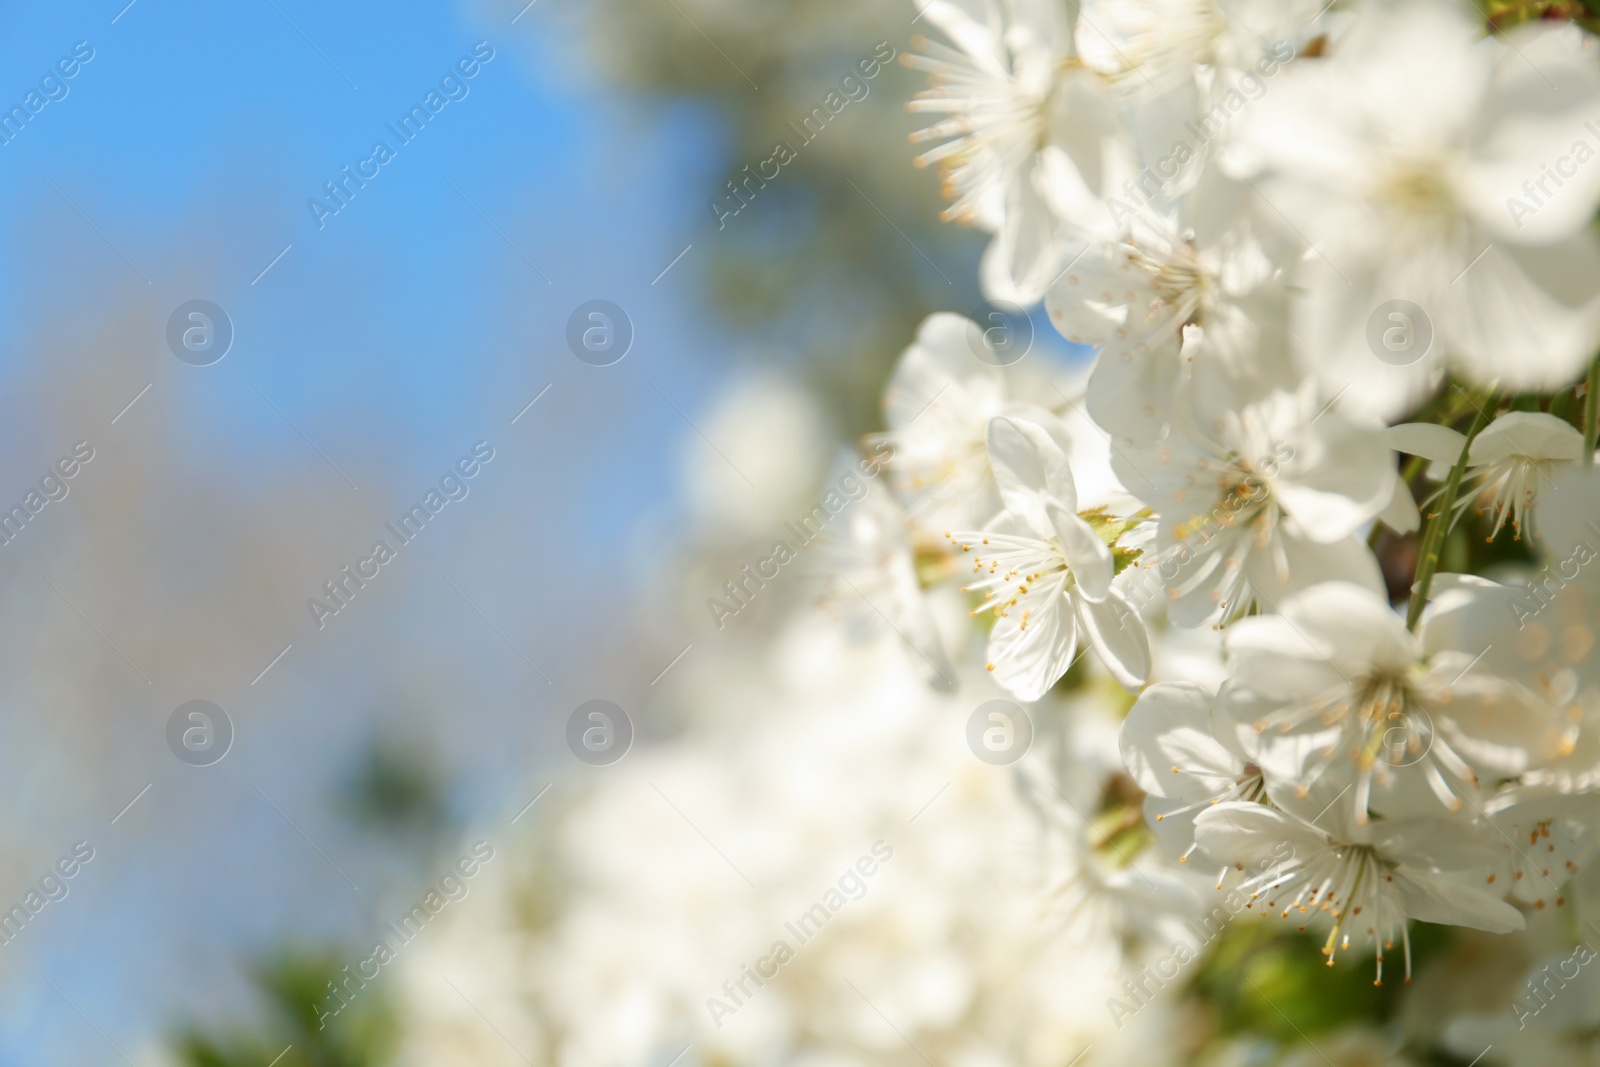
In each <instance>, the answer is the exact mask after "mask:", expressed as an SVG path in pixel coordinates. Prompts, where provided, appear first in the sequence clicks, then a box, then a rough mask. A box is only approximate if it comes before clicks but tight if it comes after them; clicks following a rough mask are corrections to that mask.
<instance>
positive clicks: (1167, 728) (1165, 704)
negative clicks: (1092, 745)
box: [1118, 682, 1242, 807]
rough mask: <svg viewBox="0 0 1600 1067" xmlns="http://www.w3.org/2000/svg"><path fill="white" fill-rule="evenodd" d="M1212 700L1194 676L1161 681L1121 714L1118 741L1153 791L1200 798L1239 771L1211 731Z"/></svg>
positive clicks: (1127, 759)
mask: <svg viewBox="0 0 1600 1067" xmlns="http://www.w3.org/2000/svg"><path fill="white" fill-rule="evenodd" d="M1211 700H1212V695H1211V694H1210V693H1209V692H1207V691H1206V690H1205V689H1203V688H1201V687H1200V686H1198V685H1195V684H1193V683H1191V682H1157V683H1156V684H1155V685H1152V686H1150V687H1149V688H1148V689H1146V690H1145V691H1144V692H1143V693H1141V694H1140V695H1139V699H1138V700H1137V701H1135V702H1134V705H1133V708H1132V709H1131V710H1129V712H1128V717H1127V718H1126V719H1124V720H1123V723H1122V731H1121V733H1120V734H1119V735H1118V743H1119V746H1120V747H1121V750H1122V762H1123V764H1124V765H1125V766H1126V767H1127V768H1128V773H1129V774H1130V775H1132V776H1133V780H1134V781H1135V782H1137V783H1139V788H1140V789H1143V790H1144V791H1145V792H1146V793H1149V794H1151V795H1152V796H1158V797H1171V798H1177V799H1182V800H1198V799H1200V798H1202V797H1207V796H1215V795H1216V794H1217V793H1218V792H1219V791H1220V790H1221V788H1222V787H1223V786H1224V785H1227V784H1230V783H1228V782H1227V778H1226V776H1229V775H1237V774H1239V773H1241V770H1242V769H1241V768H1240V766H1239V764H1238V761H1237V760H1236V759H1235V758H1234V756H1233V755H1232V753H1231V752H1230V751H1229V750H1228V749H1227V748H1226V747H1224V746H1223V745H1222V744H1220V743H1219V742H1218V741H1217V739H1216V738H1215V737H1213V736H1212V735H1211ZM1189 771H1200V772H1202V773H1203V774H1204V775H1205V777H1196V776H1195V775H1193V774H1190V773H1187V772H1189ZM1167 807H1172V805H1170V804H1169V805H1167Z"/></svg>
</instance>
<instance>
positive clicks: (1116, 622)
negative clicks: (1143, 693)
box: [1073, 589, 1150, 689]
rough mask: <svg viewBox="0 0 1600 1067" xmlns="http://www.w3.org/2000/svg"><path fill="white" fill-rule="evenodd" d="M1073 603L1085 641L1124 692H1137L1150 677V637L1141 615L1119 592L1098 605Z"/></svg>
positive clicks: (1077, 600) (1084, 602) (1112, 593)
mask: <svg viewBox="0 0 1600 1067" xmlns="http://www.w3.org/2000/svg"><path fill="white" fill-rule="evenodd" d="M1073 599H1074V601H1075V602H1076V604H1077V609H1078V622H1079V624H1080V625H1081V626H1082V628H1083V633H1084V638H1085V639H1086V640H1087V641H1088V642H1089V644H1090V645H1092V646H1093V647H1094V650H1095V652H1096V653H1098V654H1099V656H1100V661H1101V662H1102V663H1104V664H1105V666H1106V669H1107V670H1108V671H1110V672H1111V676H1112V677H1113V678H1115V679H1116V680H1117V681H1118V682H1120V683H1122V685H1123V686H1124V687H1125V688H1127V689H1138V688H1139V687H1140V686H1141V685H1143V684H1144V683H1145V679H1146V678H1148V677H1150V634H1149V632H1148V631H1147V630H1146V629H1145V627H1144V620H1143V619H1141V618H1140V617H1139V612H1138V611H1137V610H1136V609H1135V608H1134V606H1133V605H1132V604H1130V603H1129V602H1128V599H1127V598H1126V597H1125V596H1123V595H1122V592H1121V591H1120V590H1116V589H1113V590H1112V591H1111V593H1110V595H1109V596H1107V597H1106V599H1105V600H1103V601H1101V602H1099V603H1095V602H1093V601H1090V600H1085V599H1083V598H1082V597H1074V598H1073Z"/></svg>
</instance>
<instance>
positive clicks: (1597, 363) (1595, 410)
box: [1583, 356, 1600, 468]
mask: <svg viewBox="0 0 1600 1067" xmlns="http://www.w3.org/2000/svg"><path fill="white" fill-rule="evenodd" d="M1597 421H1600V356H1596V357H1595V358H1594V362H1593V363H1591V364H1589V382H1588V388H1587V390H1585V392H1584V394H1583V465H1584V467H1585V468H1589V467H1593V466H1594V446H1595V440H1596V436H1597V433H1596V431H1597V430H1600V426H1597V425H1596V424H1597Z"/></svg>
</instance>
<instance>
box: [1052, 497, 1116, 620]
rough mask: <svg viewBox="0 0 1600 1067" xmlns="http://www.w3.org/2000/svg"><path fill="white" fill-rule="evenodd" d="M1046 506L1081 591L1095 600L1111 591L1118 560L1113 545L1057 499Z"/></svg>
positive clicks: (1097, 600)
mask: <svg viewBox="0 0 1600 1067" xmlns="http://www.w3.org/2000/svg"><path fill="white" fill-rule="evenodd" d="M1045 510H1046V512H1047V513H1048V515H1049V517H1050V525H1051V526H1052V527H1053V528H1054V529H1055V532H1056V539H1057V540H1058V541H1060V543H1061V554H1062V555H1063V556H1065V557H1066V559H1067V566H1068V567H1069V568H1071V570H1072V577H1073V578H1074V579H1075V580H1076V581H1077V583H1078V592H1080V593H1082V594H1083V597H1084V599H1085V600H1091V601H1094V602H1096V603H1098V602H1099V601H1102V600H1104V599H1105V598H1106V594H1108V593H1110V592H1111V578H1112V572H1113V570H1114V568H1115V564H1114V563H1113V562H1112V559H1111V548H1110V547H1109V546H1108V545H1107V544H1106V543H1105V542H1104V541H1102V540H1101V539H1100V535H1099V534H1097V533H1095V532H1094V528H1093V527H1092V526H1090V525H1089V524H1088V523H1087V522H1084V521H1083V520H1082V519H1081V518H1079V517H1078V516H1076V515H1074V514H1073V513H1072V512H1070V511H1068V510H1067V509H1066V508H1063V507H1061V506H1060V505H1058V504H1055V503H1053V502H1052V503H1049V504H1047V505H1046V506H1045Z"/></svg>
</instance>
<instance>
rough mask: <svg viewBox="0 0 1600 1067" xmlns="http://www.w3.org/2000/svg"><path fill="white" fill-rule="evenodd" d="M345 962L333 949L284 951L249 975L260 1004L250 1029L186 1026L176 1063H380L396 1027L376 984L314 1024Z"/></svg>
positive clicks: (360, 1066) (209, 1066) (354, 1066)
mask: <svg viewBox="0 0 1600 1067" xmlns="http://www.w3.org/2000/svg"><path fill="white" fill-rule="evenodd" d="M343 966H344V963H343V961H342V960H341V959H340V958H339V957H338V956H337V955H336V954H334V953H331V952H325V951H307V950H298V949H286V950H284V951H283V952H281V953H279V954H278V955H277V956H276V957H274V958H273V959H271V960H270V961H268V962H266V963H264V964H262V965H260V966H259V967H257V968H256V969H255V970H254V972H253V975H252V977H253V978H254V980H255V984H256V987H257V989H258V990H259V993H260V998H261V1008H262V1010H261V1015H260V1020H259V1022H258V1023H257V1024H256V1026H255V1027H254V1029H253V1030H249V1031H246V1030H242V1029H236V1030H233V1031H230V1032H228V1033H226V1034H221V1035H219V1034H216V1033H213V1032H211V1031H209V1030H208V1029H206V1028H203V1027H200V1026H193V1025H191V1026H186V1027H184V1028H182V1029H181V1030H180V1031H179V1033H178V1034H177V1036H176V1037H175V1038H174V1040H173V1047H174V1051H175V1053H176V1056H177V1059H178V1062H179V1063H182V1064H185V1065H186V1067H265V1065H266V1064H269V1063H272V1064H273V1067H382V1065H383V1064H386V1063H388V1062H389V1060H390V1058H391V1056H392V1055H393V1051H394V1044H395V1040H394V1039H395V1033H396V1025H395V1019H394V1015H393V1012H392V1009H391V1008H390V1006H389V1004H388V1002H387V1000H386V998H385V997H384V995H383V991H382V988H381V986H379V985H378V984H376V983H369V984H368V986H367V988H365V989H363V990H362V992H361V996H360V997H359V998H356V999H355V1000H353V1001H352V1003H351V1004H350V1006H349V1007H348V1008H346V1009H345V1010H344V1011H341V1012H340V1013H339V1015H338V1017H337V1018H334V1019H330V1020H328V1025H327V1026H326V1027H319V1025H318V1018H319V1012H318V1010H317V1008H318V1005H320V1004H321V1003H323V998H324V997H326V996H327V995H328V983H329V982H331V981H332V980H333V979H334V977H335V976H336V975H337V974H338V973H339V971H340V969H341V968H342V967H343ZM274 1061H276V1062H274Z"/></svg>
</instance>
